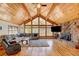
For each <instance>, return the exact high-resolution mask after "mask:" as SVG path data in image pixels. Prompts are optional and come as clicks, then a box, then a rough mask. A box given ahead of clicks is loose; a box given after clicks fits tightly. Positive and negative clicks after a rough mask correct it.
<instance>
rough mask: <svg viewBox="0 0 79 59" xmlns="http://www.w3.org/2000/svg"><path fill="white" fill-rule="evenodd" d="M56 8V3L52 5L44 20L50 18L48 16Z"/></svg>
mask: <svg viewBox="0 0 79 59" xmlns="http://www.w3.org/2000/svg"><path fill="white" fill-rule="evenodd" d="M56 6H57V3H54V4H52V6H51V8H50V10H49V12H48V14H47V16H46V18H48V17H50V14H51V13H52V12H53V10H54V9H55V7H56Z"/></svg>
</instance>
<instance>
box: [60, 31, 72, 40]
mask: <svg viewBox="0 0 79 59" xmlns="http://www.w3.org/2000/svg"><path fill="white" fill-rule="evenodd" d="M60 39H64V40H67V41H71V33H69V32H64V33H61V36H60Z"/></svg>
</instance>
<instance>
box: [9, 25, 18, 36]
mask: <svg viewBox="0 0 79 59" xmlns="http://www.w3.org/2000/svg"><path fill="white" fill-rule="evenodd" d="M17 32H18V27H16V26H11V25H9V26H8V34H9V35H10V34H17Z"/></svg>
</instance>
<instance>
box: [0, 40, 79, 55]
mask: <svg viewBox="0 0 79 59" xmlns="http://www.w3.org/2000/svg"><path fill="white" fill-rule="evenodd" d="M47 42H48V44H49V47H26V46H22V48H21V52H19V53H17V54H14V55H13V56H79V50H78V49H75V48H74V47H73V46H72V44H71V43H70V42H66V41H62V40H57V39H56V40H52V39H49V40H47ZM0 56H7V54H6V53H5V50H0Z"/></svg>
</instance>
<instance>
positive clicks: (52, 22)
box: [40, 14, 58, 25]
mask: <svg viewBox="0 0 79 59" xmlns="http://www.w3.org/2000/svg"><path fill="white" fill-rule="evenodd" d="M40 17H41V18H43V19H44V20H46V17H45V16H43V15H41V14H40ZM46 21H48V22H50V23H51V24H55V25H58V24H57V23H56V22H54V21H52V20H51V19H49V18H47V20H46Z"/></svg>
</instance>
